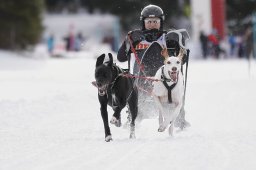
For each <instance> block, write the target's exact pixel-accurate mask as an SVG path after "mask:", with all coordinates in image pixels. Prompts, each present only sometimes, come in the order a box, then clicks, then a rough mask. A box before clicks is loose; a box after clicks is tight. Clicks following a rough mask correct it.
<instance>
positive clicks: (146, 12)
mask: <svg viewBox="0 0 256 170" xmlns="http://www.w3.org/2000/svg"><path fill="white" fill-rule="evenodd" d="M150 17H157V18H160V20H161V25H160V30H163V21H164V12H163V10H162V9H161V8H160V7H159V6H156V5H148V6H146V7H144V8H143V9H142V11H141V14H140V20H141V24H142V30H145V24H144V19H145V18H150Z"/></svg>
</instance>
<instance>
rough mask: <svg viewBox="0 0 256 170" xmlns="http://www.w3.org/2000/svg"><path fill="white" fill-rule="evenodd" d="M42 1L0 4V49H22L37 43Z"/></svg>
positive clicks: (15, 1)
mask: <svg viewBox="0 0 256 170" xmlns="http://www.w3.org/2000/svg"><path fill="white" fill-rule="evenodd" d="M43 7H44V0H26V1H20V0H8V1H3V0H2V1H1V2H0V23H1V27H0V48H4V49H24V48H26V47H27V46H28V45H34V44H35V43H37V42H38V40H39V38H40V36H41V32H42V25H41V13H42V10H43Z"/></svg>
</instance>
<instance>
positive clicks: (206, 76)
mask: <svg viewBox="0 0 256 170" xmlns="http://www.w3.org/2000/svg"><path fill="white" fill-rule="evenodd" d="M8 55H10V54H8ZM8 57H10V60H8V59H7V57H6V58H5V59H4V60H1V59H2V58H0V60H1V61H2V62H5V63H4V64H5V67H4V68H0V146H1V147H0V169H1V170H58V169H61V170H71V169H74V170H85V169H86V170H87V169H88V170H99V169H106V170H120V169H122V170H130V169H133V170H151V169H152V170H154V169H175V170H184V169H189V170H199V169H201V170H216V169H218V170H222V169H223V170H240V169H246V170H253V169H255V167H256V162H255V160H254V158H255V153H256V143H255V141H256V130H255V129H256V125H255V121H256V116H255V101H256V90H255V87H256V78H255V77H256V70H255V68H256V64H255V62H253V65H252V68H253V69H252V71H251V73H252V76H251V77H248V73H247V71H248V70H247V63H246V61H245V60H222V61H214V60H207V61H191V63H190V68H189V69H190V70H189V77H188V87H187V98H186V99H187V101H186V111H187V115H186V116H187V120H188V121H189V122H190V123H191V125H192V126H191V127H190V128H188V129H186V130H184V131H182V132H181V131H178V130H177V129H176V130H175V133H174V137H173V138H172V137H169V136H168V132H167V131H165V132H163V133H159V132H157V128H158V119H157V118H155V119H146V120H143V121H142V122H141V123H140V124H139V125H138V126H137V127H136V139H129V129H127V128H123V127H120V128H117V127H115V126H113V125H110V128H111V131H112V137H113V141H111V142H109V143H107V142H105V141H104V129H103V123H102V120H101V116H100V110H99V103H98V101H97V100H98V99H97V89H96V88H95V87H93V86H92V85H91V83H90V82H91V81H92V80H93V79H94V78H93V76H94V66H95V60H94V59H92V58H86V57H90V56H86V57H84V58H74V59H49V60H44V61H40V60H36V61H35V60H33V59H26V60H24V61H22V62H24V63H26V64H24V63H23V64H19V65H18V64H14V63H13V62H15V61H16V60H15V59H14V58H13V56H8ZM1 61H0V62H1ZM17 61H18V62H19V61H20V60H17ZM35 62H36V63H38V64H37V65H38V66H40V67H36V68H35V67H27V65H30V64H32V63H35ZM13 64H14V65H16V66H17V67H15V69H12V68H11V67H7V66H8V65H10V66H11V65H13ZM237 68H239V69H237ZM108 110H109V118H110V117H111V116H112V113H113V112H112V110H111V109H110V108H108ZM126 117H127V114H126V113H125V111H123V112H122V121H123V122H122V123H123V124H124V123H125V121H126Z"/></svg>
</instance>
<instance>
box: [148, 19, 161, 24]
mask: <svg viewBox="0 0 256 170" xmlns="http://www.w3.org/2000/svg"><path fill="white" fill-rule="evenodd" d="M144 22H145V24H159V23H160V19H150V18H147V19H145V20H144Z"/></svg>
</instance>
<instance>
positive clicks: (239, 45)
mask: <svg viewBox="0 0 256 170" xmlns="http://www.w3.org/2000/svg"><path fill="white" fill-rule="evenodd" d="M236 43H237V55H238V57H239V58H243V57H244V42H243V37H242V36H241V35H237V36H236Z"/></svg>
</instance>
